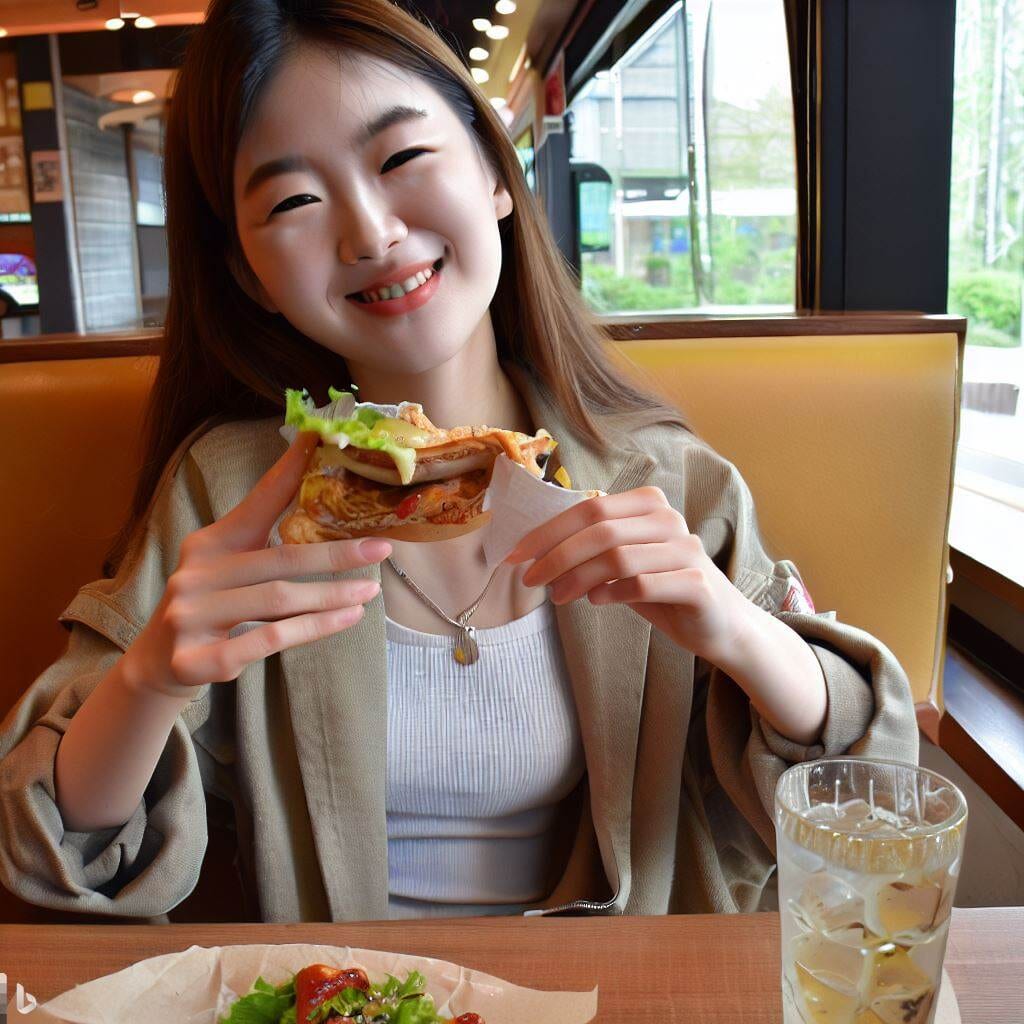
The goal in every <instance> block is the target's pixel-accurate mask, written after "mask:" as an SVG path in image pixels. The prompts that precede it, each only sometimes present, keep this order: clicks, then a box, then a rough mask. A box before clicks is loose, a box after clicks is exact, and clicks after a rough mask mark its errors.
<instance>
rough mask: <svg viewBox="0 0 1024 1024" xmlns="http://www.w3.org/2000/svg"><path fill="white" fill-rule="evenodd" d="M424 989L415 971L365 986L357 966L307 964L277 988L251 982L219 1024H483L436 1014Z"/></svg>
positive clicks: (469, 1018) (366, 982)
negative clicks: (402, 978) (326, 1023)
mask: <svg viewBox="0 0 1024 1024" xmlns="http://www.w3.org/2000/svg"><path fill="white" fill-rule="evenodd" d="M426 985H427V979H426V978H425V977H424V976H423V975H422V974H421V973H420V972H419V971H410V972H409V974H408V975H407V977H406V979H405V981H401V980H399V979H398V978H396V977H395V976H394V975H391V974H388V975H386V976H385V979H384V981H383V982H382V983H381V984H371V983H370V981H369V978H368V977H367V975H366V973H365V972H364V971H363V970H362V969H361V968H358V967H349V968H344V969H340V968H336V967H328V966H326V965H325V964H312V965H310V966H309V967H304V968H303V969H302V970H301V971H299V972H298V973H297V974H294V975H293V976H292V977H291V978H289V979H288V980H287V981H285V982H283V983H282V984H280V985H272V984H271V983H270V982H268V981H266V980H264V979H263V978H262V977H259V978H257V979H256V981H255V983H254V984H253V987H252V991H251V992H249V993H248V994H247V995H245V996H242V998H241V999H239V1000H238V1001H237V1002H235V1003H233V1004H232V1006H231V1009H230V1011H229V1012H228V1015H227V1016H226V1017H221V1018H220V1022H219V1024H321V1022H324V1021H337V1022H339V1024H340V1022H346V1024H370V1022H372V1021H376V1022H379V1024H484V1022H483V1020H482V1018H481V1017H479V1016H478V1015H477V1014H475V1013H464V1014H461V1015H460V1016H458V1017H454V1018H453V1017H442V1016H440V1015H439V1014H438V1012H437V1009H436V1007H435V1006H434V1000H433V998H432V997H431V996H430V995H429V994H428V993H427V991H426Z"/></svg>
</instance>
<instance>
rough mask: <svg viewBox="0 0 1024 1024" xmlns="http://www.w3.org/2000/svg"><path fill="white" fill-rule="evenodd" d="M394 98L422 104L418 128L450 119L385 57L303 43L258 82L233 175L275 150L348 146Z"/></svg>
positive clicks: (438, 100)
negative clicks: (258, 92) (257, 93)
mask: <svg viewBox="0 0 1024 1024" xmlns="http://www.w3.org/2000/svg"><path fill="white" fill-rule="evenodd" d="M395 104H404V105H407V106H413V107H417V108H420V109H423V110H425V111H426V112H427V114H428V117H427V118H424V120H423V122H422V123H423V125H424V126H430V127H432V128H438V127H450V126H451V124H452V123H453V122H455V121H457V118H455V115H454V113H453V112H452V111H451V109H450V108H449V107H448V105H447V103H446V102H445V101H444V99H443V97H442V96H441V95H440V93H438V92H437V91H436V90H435V89H434V88H433V87H432V86H431V85H430V84H429V83H428V82H426V81H424V80H423V79H421V78H419V77H417V76H416V75H414V74H411V73H410V72H407V71H405V70H403V69H402V68H400V67H398V66H397V65H396V64H392V63H391V62H390V61H386V60H384V59H383V58H378V57H370V56H368V55H365V54H361V53H353V52H348V53H342V52H340V51H337V50H330V49H327V48H324V47H321V46H315V45H310V44H302V45H300V46H298V47H296V48H295V49H294V50H293V51H292V52H291V54H290V55H289V56H287V57H285V58H284V60H283V61H282V62H281V64H280V66H279V67H278V68H277V69H276V71H275V73H274V74H273V76H272V77H271V79H270V80H269V81H268V82H267V84H266V85H265V86H264V88H263V92H262V94H261V95H260V97H259V100H258V101H257V104H256V107H255V110H254V111H253V114H252V116H251V117H250V119H249V124H248V125H247V126H246V130H245V133H244V134H243V136H242V138H241V139H240V140H239V145H238V152H237V155H236V160H235V168H236V176H237V175H242V174H245V173H247V172H248V169H250V168H251V167H253V166H255V165H256V164H257V163H259V162H260V161H261V160H264V159H269V158H273V157H274V156H278V155H280V152H281V151H282V150H287V151H288V152H315V151H317V150H318V149H322V148H324V147H329V149H330V150H332V151H334V152H338V151H339V150H341V151H343V152H347V151H350V150H354V148H355V145H356V140H357V138H358V136H359V134H360V131H361V129H362V128H363V126H364V124H365V123H366V122H367V121H369V120H370V119H371V118H372V117H374V116H375V115H376V114H379V113H380V112H381V111H382V110H384V109H386V108H387V107H390V106H393V105H395Z"/></svg>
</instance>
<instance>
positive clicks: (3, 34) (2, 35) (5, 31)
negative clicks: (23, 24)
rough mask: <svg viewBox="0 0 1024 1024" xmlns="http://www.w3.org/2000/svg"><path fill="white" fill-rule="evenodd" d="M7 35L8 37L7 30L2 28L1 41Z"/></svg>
mask: <svg viewBox="0 0 1024 1024" xmlns="http://www.w3.org/2000/svg"><path fill="white" fill-rule="evenodd" d="M5 35H7V29H5V28H0V39H3V37H4V36H5Z"/></svg>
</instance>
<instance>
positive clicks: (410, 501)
mask: <svg viewBox="0 0 1024 1024" xmlns="http://www.w3.org/2000/svg"><path fill="white" fill-rule="evenodd" d="M422 496H423V495H422V492H421V491H417V492H416V493H415V494H410V495H409V497H408V498H403V499H402V500H401V501H400V502H399V503H398V505H397V506H396V508H395V515H396V516H398V518H399V519H408V518H409V516H411V515H412V514H413V512H415V511H416V507H417V506H418V505H419V503H420V498H421V497H422Z"/></svg>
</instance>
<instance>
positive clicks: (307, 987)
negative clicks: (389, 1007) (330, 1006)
mask: <svg viewBox="0 0 1024 1024" xmlns="http://www.w3.org/2000/svg"><path fill="white" fill-rule="evenodd" d="M369 987H370V979H369V978H367V976H366V972H365V971H362V970H360V969H359V968H358V967H347V968H345V969H344V970H339V969H338V968H337V967H328V966H327V965H326V964H311V965H310V966H309V967H303V968H302V970H301V971H299V973H298V974H296V975H295V1020H296V1022H297V1024H306V1020H307V1019H308V1018H309V1015H310V1014H311V1013H312V1012H313V1010H315V1009H316V1008H317V1007H318V1006H320V1005H321V1004H322V1003H325V1002H327V1000H328V999H330V998H331V996H333V995H337V993H339V992H340V991H341V990H342V989H346V988H358V989H361V990H362V991H363V992H365V991H366V990H367V989H368V988H369Z"/></svg>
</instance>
